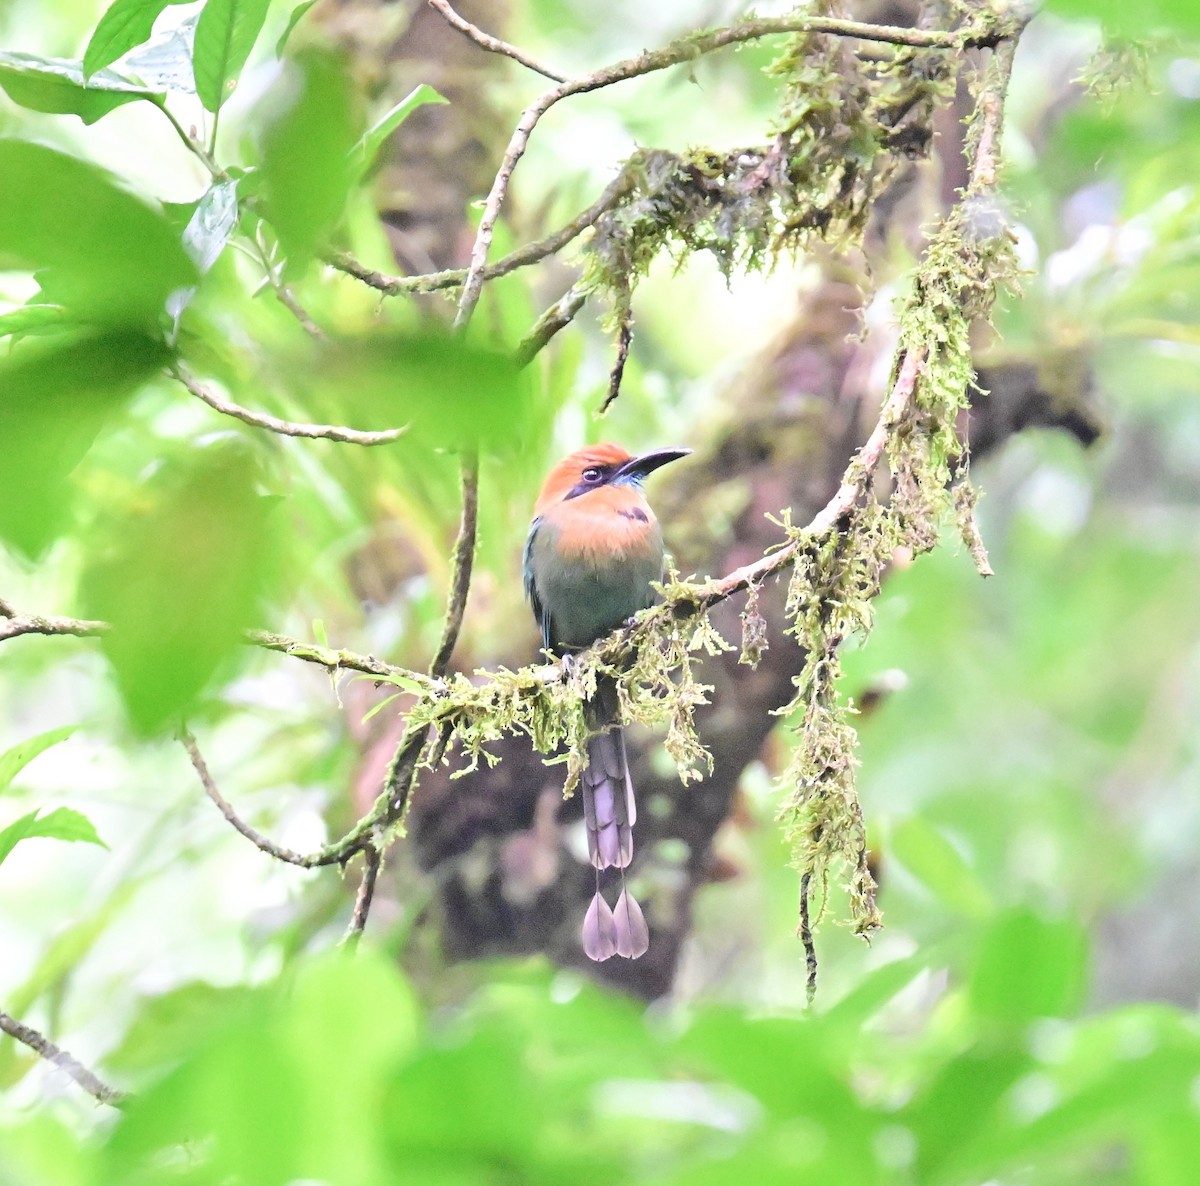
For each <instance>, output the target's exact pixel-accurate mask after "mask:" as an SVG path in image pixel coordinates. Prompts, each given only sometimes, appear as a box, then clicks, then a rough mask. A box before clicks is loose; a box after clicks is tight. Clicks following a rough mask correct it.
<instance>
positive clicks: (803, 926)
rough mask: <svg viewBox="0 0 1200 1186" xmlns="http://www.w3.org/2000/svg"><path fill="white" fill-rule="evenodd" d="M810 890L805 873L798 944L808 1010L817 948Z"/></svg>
mask: <svg viewBox="0 0 1200 1186" xmlns="http://www.w3.org/2000/svg"><path fill="white" fill-rule="evenodd" d="M811 890H812V874H811V873H805V874H803V875H802V876H801V878H800V942H801V944H802V945H803V947H804V969H805V976H804V998H805V1000H806V1002H807V1003H808V1005H809V1007H810V1008H811V1006H812V1003H813V1001H815V1000H816V999H817V948H816V944H815V943H814V942H813V933H812V922H811V920H810V918H809V910H810V905H811V903H810V902H809V895H810V892H811Z"/></svg>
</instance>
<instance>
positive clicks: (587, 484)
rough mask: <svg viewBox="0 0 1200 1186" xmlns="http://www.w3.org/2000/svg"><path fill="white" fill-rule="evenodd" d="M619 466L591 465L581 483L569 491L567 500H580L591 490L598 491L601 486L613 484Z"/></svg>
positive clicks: (577, 483)
mask: <svg viewBox="0 0 1200 1186" xmlns="http://www.w3.org/2000/svg"><path fill="white" fill-rule="evenodd" d="M620 468H621V467H620V466H617V465H589V466H587V467H586V468H585V469H584V471H583V474H582V476H581V477H580V479H579V481H578V482H576V483H575V485H574V486H572V487H571V489H570V490H569V491H567V495H566V498H564V499H563V501H564V502H565V501H566V499H567V498H578V497H579V496H580V495H581V494H586V493H587V492H588V491H589V490H598V489H599V488H600V487H601V486H607V485H608V484H609V483H610V482H612V480H613V478H614V477H615V476H616V474H617V471H618V470H619V469H620Z"/></svg>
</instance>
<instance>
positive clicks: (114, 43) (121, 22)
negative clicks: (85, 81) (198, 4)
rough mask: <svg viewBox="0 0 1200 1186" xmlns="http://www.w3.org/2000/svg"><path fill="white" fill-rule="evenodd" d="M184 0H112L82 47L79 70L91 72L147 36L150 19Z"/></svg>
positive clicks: (154, 19) (141, 41)
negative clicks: (81, 63) (84, 46)
mask: <svg viewBox="0 0 1200 1186" xmlns="http://www.w3.org/2000/svg"><path fill="white" fill-rule="evenodd" d="M181 3H187V0H113V3H112V4H110V5H109V6H108V8H107V10H106V11H105V13H104V15H103V16H102V17H101V18H100V23H99V24H98V25H97V26H96V29H95V32H93V33H92V36H91V39H90V40H89V41H88V43H87V49H85V50H84V51H83V72H84V74H85V75H88V76H90V75H92V74H95V73H96V71H97V70H99V69H100V68H101V67H103V66H107V65H109V64H110V63H111V62H115V61H116V60H117V59H118V58H119V57H121V55H122V54H126V53H128V52H129V51H130V50H131V49H133V48H134V46H137V45H142V44H143V43H144V42H145V41H147V40H148V39H149V37H150V34H151V32H152V31H153V29H154V22H155V21H156V20H157V19H158V16H159V14H160V13H161V12H162V10H163V9H164V8H166V7H168V6H169V5H171V4H181Z"/></svg>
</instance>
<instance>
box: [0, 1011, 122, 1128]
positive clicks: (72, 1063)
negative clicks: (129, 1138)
mask: <svg viewBox="0 0 1200 1186" xmlns="http://www.w3.org/2000/svg"><path fill="white" fill-rule="evenodd" d="M0 1030H3V1032H4V1033H6V1034H8V1036H9V1037H10V1038H13V1039H15V1040H16V1041H18V1042H20V1043H22V1045H25V1046H28V1047H29V1049H30V1050H32V1051H33V1052H34V1053H35V1054H37V1055H39V1056H40V1057H42V1058H44V1059H45V1060H46V1061H47V1062H51V1063H53V1064H54V1065H55V1066H56V1067H58V1069H59V1070H60V1071H65V1072H66V1074H68V1075H70V1077H71V1078H72V1079H74V1080H75V1082H76V1083H78V1084H79V1086H80V1087H82V1088H83V1090H84V1091H86V1092H87V1093H88V1095H90V1096H94V1097H95V1099H96V1100H97V1101H98V1102H99V1103H102V1104H108V1105H109V1106H110V1107H113V1108H120V1107H121V1106H123V1105H124V1103H125V1101H126V1100H127V1099H128V1098H129V1096H128V1095H127V1094H126V1093H125V1092H123V1091H118V1090H117V1089H116V1088H115V1087H109V1085H108V1084H107V1083H105V1082H104V1080H103V1079H101V1078H100V1077H99V1076H98V1075H96V1074H95V1072H94V1071H90V1070H88V1068H87V1067H85V1066H84V1065H83V1063H81V1062H80V1061H79V1060H78V1059H77V1058H75V1057H74V1056H73V1055H71V1054H68V1053H67V1052H66V1051H65V1050H64V1049H63V1048H62V1047H61V1046H56V1045H55V1044H54V1043H53V1042H51V1041H50V1039H49V1038H47V1037H46V1036H45V1034H40V1033H38V1031H37V1030H35V1029H33V1028H32V1027H31V1026H28V1025H24V1024H23V1023H22V1022H20V1021H17V1019H16V1018H15V1017H10V1016H9V1015H8V1014H7V1013H3V1012H0Z"/></svg>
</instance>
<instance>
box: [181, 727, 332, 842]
mask: <svg viewBox="0 0 1200 1186" xmlns="http://www.w3.org/2000/svg"><path fill="white" fill-rule="evenodd" d="M178 736H179V740H180V742H181V743H182V744H183V748H184V749H185V750H187V753H188V757H189V758H191V760H192V766H193V768H194V769H195V771H196V773H197V775H199V777H200V785H201V786H202V787H204V793H205V794H206V795H207V796H208V797H209V798H210V799H211V800H212V801H213V802H214V803H215V804H216V805H217V807H218V808H219V810H220V812H221V814H222V815H223V816H224V817H225V818H226V819H227V820H228V821H229V823H231V824H232V825H233V827H234V828H235V829H236V830H237V831H239V832H241V834H242V835H243V836H245V837H246V839H247V840H249V841H250V843H251V844H253V845H254V847H255V848H259V849H261V850H262V851H263V852H265V853H266V854H267V855H268V856H272V857H274V858H275V859H276V860H277V861H285V862H286V863H287V864H289V865H302V866H309V865H311V864H315V863H317V862H314V861H312V859H311V858H309V857H305V856H302V855H301V854H300V853H298V852H293V851H292V850H291V849H290V848H284V847H283V846H282V845H279V844H276V843H275V841H274V840H272V839H270V837H268V836H264V835H263V834H262V833H261V832H259V831H257V830H256V829H254V828H252V827H251V826H250V825H249V824H248V823H246V821H245V820H243V819H242V818H241V816H239V815H238V813H237V812H236V811H234V810H233V808H232V807H231V806H230V805H229V802H228V801H227V800H226V798H225V796H224V795H222V794H221V792H220V791H219V790H218V789H217V784H216V783H215V782H214V781H213V776H212V775H211V774H210V773H209V769H208V763H207V762H205V760H204V756H203V755H202V754H201V753H200V747H199V746H198V745H197V744H196V739H195V738H194V737H193V736H192V734H191V733H190V731H189V730H188V729H187V728H186V727H182V728H180V730H179V734H178Z"/></svg>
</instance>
